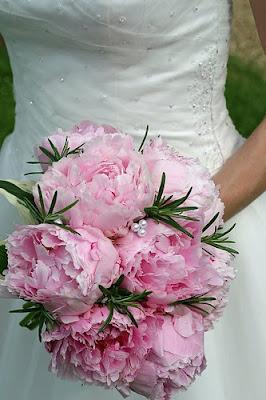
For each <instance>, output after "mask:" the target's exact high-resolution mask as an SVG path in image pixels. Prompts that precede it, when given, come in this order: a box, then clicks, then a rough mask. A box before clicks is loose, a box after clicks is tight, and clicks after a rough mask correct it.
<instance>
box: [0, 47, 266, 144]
mask: <svg viewBox="0 0 266 400" xmlns="http://www.w3.org/2000/svg"><path fill="white" fill-rule="evenodd" d="M225 95H226V100H227V105H228V109H229V113H230V115H231V117H232V119H233V121H234V123H235V125H236V128H237V129H238V131H239V132H240V133H241V134H243V135H244V136H245V137H247V136H248V135H249V134H250V133H251V132H252V131H253V129H254V128H255V127H256V125H258V123H259V122H260V121H261V120H262V119H263V117H264V116H265V115H266V79H265V78H263V75H262V73H261V72H260V71H259V70H258V68H257V67H256V66H255V65H251V64H247V63H245V62H243V61H242V60H240V59H239V58H237V57H235V56H231V57H230V59H229V63H228V78H227V83H226V91H225ZM14 111H15V100H14V96H13V86H12V72H11V67H10V64H9V61H8V57H7V52H6V49H5V47H4V45H3V43H1V40H0V147H1V145H2V143H3V140H4V138H5V137H6V136H7V135H8V134H9V133H10V132H12V130H13V128H14Z"/></svg>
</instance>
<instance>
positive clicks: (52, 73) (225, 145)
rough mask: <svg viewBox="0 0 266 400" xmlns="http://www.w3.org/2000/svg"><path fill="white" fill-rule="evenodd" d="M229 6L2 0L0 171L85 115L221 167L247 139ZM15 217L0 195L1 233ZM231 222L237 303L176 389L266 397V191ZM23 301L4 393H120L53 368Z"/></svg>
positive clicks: (0, 350)
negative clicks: (12, 105)
mask: <svg viewBox="0 0 266 400" xmlns="http://www.w3.org/2000/svg"><path fill="white" fill-rule="evenodd" d="M231 8H232V4H231V2H230V1H228V0H189V1H188V0H178V1H177V0H165V1H162V0H126V1H125V0H18V1H12V0H0V31H1V33H2V34H3V36H4V38H5V41H6V43H7V47H8V52H9V56H10V60H11V64H12V69H13V74H14V87H15V96H16V125H15V130H14V132H13V133H12V134H11V135H10V136H9V137H8V138H7V139H6V140H5V142H4V145H3V147H2V150H1V153H0V178H1V179H4V178H13V179H25V177H24V173H25V172H28V171H29V166H28V165H27V164H26V161H29V160H32V159H33V146H35V145H38V143H39V142H40V139H41V137H43V136H46V135H47V134H48V133H50V132H52V131H54V130H55V129H56V128H58V127H60V128H63V129H69V128H70V127H71V126H72V125H74V124H75V123H76V122H78V121H80V120H84V119H90V120H92V121H94V122H96V123H107V124H111V125H113V126H116V127H118V128H120V129H122V130H123V131H125V132H127V133H129V134H131V135H132V136H133V137H134V138H135V140H136V144H138V143H139V142H140V140H141V138H142V136H143V134H144V132H145V128H146V125H149V127H150V130H149V134H150V135H151V136H154V135H159V134H160V135H161V136H162V137H164V138H165V139H166V140H167V141H168V142H169V143H171V144H172V145H174V146H175V147H176V149H177V150H178V151H179V152H180V153H182V154H186V155H190V156H195V157H198V158H199V159H200V160H201V161H202V163H204V164H205V165H206V166H207V167H208V168H209V170H210V171H211V173H215V171H217V170H218V169H219V168H221V166H222V165H223V163H224V162H225V161H226V159H227V158H228V157H229V156H230V155H231V154H232V153H233V152H234V151H235V150H236V149H237V148H238V147H239V146H240V145H241V144H242V143H243V139H242V138H241V136H240V135H239V133H238V132H237V131H236V129H235V128H234V126H233V123H232V121H231V119H230V118H229V116H228V111H227V109H226V103H225V98H224V84H225V79H226V65H227V59H228V42H229V37H230V21H231V13H232V11H231ZM17 222H19V219H18V217H17V215H16V211H15V210H14V209H13V208H12V207H11V206H9V205H8V204H7V202H6V201H5V200H4V199H0V235H1V236H0V239H4V238H5V237H6V236H7V234H8V233H9V232H11V231H12V230H13V229H14V226H15V224H16V223H17ZM233 222H236V223H237V227H236V228H235V230H234V233H233V237H234V239H235V240H236V242H237V248H238V250H239V252H240V255H239V256H238V257H237V258H236V260H235V267H236V269H237V270H238V274H237V275H238V276H237V279H236V280H235V282H234V283H233V286H232V289H231V295H230V303H229V305H228V307H227V309H226V311H225V314H224V317H223V318H222V319H221V320H220V321H219V322H218V323H217V324H216V328H215V329H214V330H213V331H211V332H208V333H207V334H206V341H205V344H206V356H207V361H208V367H207V369H206V371H205V372H204V373H203V375H202V376H201V377H200V378H198V379H197V381H196V382H195V383H194V384H193V385H192V386H191V387H190V388H189V390H188V391H186V392H180V393H178V394H177V395H176V396H175V397H174V399H175V400H203V399H204V400H213V399H215V400H250V399H253V400H262V399H264V398H265V373H266V367H265V359H266V344H265V339H264V335H265V332H266V296H265V282H266V262H265V253H264V249H265V239H266V195H265V194H263V195H262V196H260V197H259V198H258V199H257V200H256V201H254V202H253V203H252V204H251V205H250V206H249V207H247V208H246V209H245V210H243V211H242V212H241V213H239V214H238V215H237V216H236V217H235V218H233V220H232V221H230V222H229V223H233ZM15 306H17V302H16V301H10V300H1V302H0V313H1V314H0V315H1V323H0V388H1V390H0V398H1V400H17V399H19V400H37V399H38V400H48V399H49V400H61V399H64V400H85V399H86V400H95V399H101V400H118V399H120V398H121V396H120V394H119V393H118V392H116V391H115V390H113V391H106V390H104V389H102V388H99V387H95V386H81V384H79V383H77V382H67V381H62V380H59V379H58V378H56V377H55V376H53V375H52V374H51V373H49V372H48V364H49V355H48V354H46V352H45V350H44V349H43V347H42V346H41V345H40V343H39V342H38V339H37V335H36V332H33V333H30V332H28V331H26V330H24V329H22V328H20V327H19V325H18V321H19V316H14V315H10V314H9V313H8V310H9V309H12V308H14V307H15ZM131 398H132V400H137V399H139V400H140V399H141V398H142V397H141V396H138V395H136V394H132V396H131Z"/></svg>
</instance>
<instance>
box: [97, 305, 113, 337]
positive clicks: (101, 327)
mask: <svg viewBox="0 0 266 400" xmlns="http://www.w3.org/2000/svg"><path fill="white" fill-rule="evenodd" d="M108 308H109V314H108V317H107V318H106V320H105V321H104V322H103V324H102V325H101V326H100V329H99V331H98V333H100V332H103V331H104V330H105V328H106V327H107V326H108V325H109V324H110V322H111V321H112V319H113V315H114V306H113V304H112V303H110V304H108Z"/></svg>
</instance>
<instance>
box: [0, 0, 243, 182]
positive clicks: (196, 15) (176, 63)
mask: <svg viewBox="0 0 266 400" xmlns="http://www.w3.org/2000/svg"><path fill="white" fill-rule="evenodd" d="M230 8H231V5H230V3H229V1H228V0H189V1H187V0H178V1H176V0H167V1H164V2H162V1H161V0H127V1H123V0H112V1H111V0H42V1H39V0H19V1H12V0H0V23H1V32H2V34H3V35H4V37H5V39H6V42H7V46H8V50H9V54H10V58H11V63H12V67H13V72H14V84H15V94H16V103H17V106H16V127H15V132H14V133H13V135H11V136H10V137H9V138H8V140H7V141H6V143H5V145H4V147H3V151H2V155H1V160H0V170H1V175H8V176H10V175H12V176H13V177H17V178H19V177H21V175H22V174H23V173H24V172H25V170H26V166H25V170H24V171H22V169H21V165H23V162H24V161H27V160H29V157H31V154H32V146H33V144H35V143H38V142H39V140H40V137H41V136H44V135H46V134H47V133H48V132H50V131H53V130H54V129H55V128H57V127H61V128H64V129H65V128H70V127H71V126H72V125H73V124H74V123H76V122H77V121H79V120H82V119H91V120H93V121H95V122H99V123H108V124H112V125H114V126H117V127H119V128H121V129H123V130H124V131H126V132H128V133H131V134H132V135H134V136H135V137H136V140H140V136H142V135H143V133H144V131H145V128H146V125H147V124H148V125H149V126H150V135H157V134H161V135H162V136H164V137H165V138H166V139H167V140H168V141H170V142H171V143H172V144H174V145H175V146H176V147H177V148H178V149H179V150H180V152H182V153H185V154H189V155H192V156H197V157H199V158H200V159H201V160H202V161H203V162H204V163H205V164H206V165H207V166H208V167H209V169H210V170H211V171H215V170H216V169H217V168H219V167H220V166H221V165H222V163H223V161H224V160H225V159H226V158H227V157H228V156H229V155H230V154H231V153H232V151H233V150H234V149H235V148H236V146H237V145H238V144H239V143H240V141H241V139H240V136H239V134H238V133H237V132H236V131H235V128H234V127H233V125H232V122H231V120H230V118H229V117H228V112H227V109H226V104H225V99H224V84H225V78H226V63H227V57H228V39H229V33H230V15H231V12H230ZM7 160H9V166H8V171H7V168H6V165H7Z"/></svg>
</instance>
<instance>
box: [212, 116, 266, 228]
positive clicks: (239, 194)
mask: <svg viewBox="0 0 266 400" xmlns="http://www.w3.org/2000/svg"><path fill="white" fill-rule="evenodd" d="M213 178H214V182H215V183H216V184H217V185H218V186H219V187H220V194H221V198H222V200H223V201H224V204H225V215H224V219H225V221H226V220H228V219H229V218H231V217H233V216H234V215H235V214H236V213H237V212H239V211H240V210H241V209H243V208H244V207H246V206H247V205H248V204H249V203H251V202H252V201H253V200H255V199H256V198H257V197H258V196H259V195H260V194H261V193H263V192H264V191H265V190H266V118H265V119H264V120H263V121H262V122H261V124H260V125H259V126H258V127H257V129H256V130H255V131H254V132H253V134H252V135H251V136H250V137H249V139H247V140H246V141H245V143H244V144H243V145H242V146H241V147H240V148H239V149H238V150H237V151H236V152H235V153H234V154H233V155H232V156H231V157H230V158H229V159H228V160H227V161H226V162H225V163H224V165H223V166H222V167H221V169H220V170H219V171H218V172H217V173H216V175H215V176H214V177H213Z"/></svg>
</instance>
